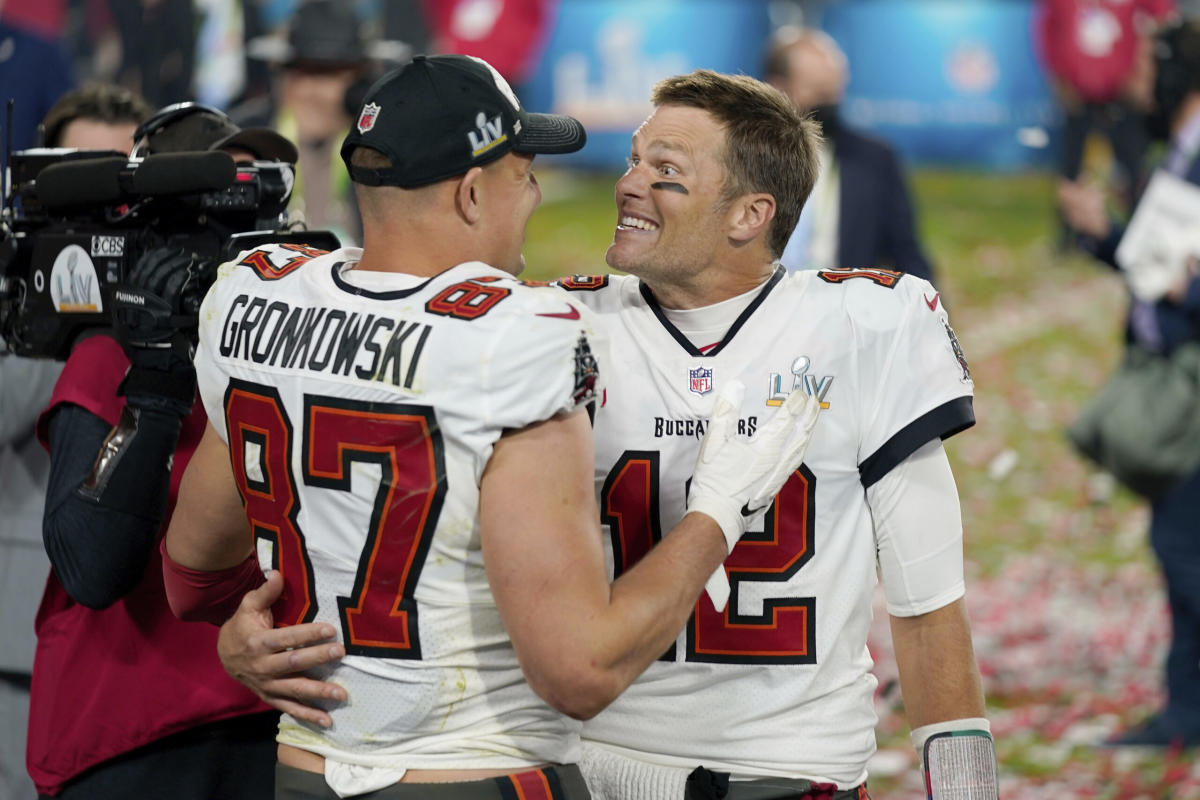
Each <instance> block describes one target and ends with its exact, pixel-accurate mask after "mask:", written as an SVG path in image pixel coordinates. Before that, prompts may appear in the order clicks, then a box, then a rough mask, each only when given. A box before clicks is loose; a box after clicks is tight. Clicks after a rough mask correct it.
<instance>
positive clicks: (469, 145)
mask: <svg viewBox="0 0 1200 800" xmlns="http://www.w3.org/2000/svg"><path fill="white" fill-rule="evenodd" d="M585 142H587V134H586V133H585V132H584V130H583V126H582V125H581V124H579V121H578V120H576V119H574V118H573V117H568V116H564V115H562V114H534V113H532V112H529V111H526V110H525V109H523V108H522V107H521V102H520V101H519V100H517V96H516V95H515V94H513V90H512V89H511V88H510V87H509V85H508V82H507V81H505V80H504V78H503V77H501V75H500V73H499V72H497V71H496V70H495V68H494V67H492V65H491V64H488V63H487V62H486V61H484V60H483V59H480V58H475V57H473V56H461V55H438V56H416V57H415V58H414V59H413V60H412V61H411V62H410V63H408V64H405V65H404V66H401V67H398V68H397V69H394V70H392V71H391V72H389V73H387V74H386V75H384V76H383V77H382V78H380V79H379V80H378V81H376V82H375V84H374V85H373V86H372V87H371V88H370V89H369V90H368V91H367V95H366V97H365V98H364V99H363V105H362V108H361V109H360V110H359V113H358V117H357V119H356V120H355V123H354V127H353V128H352V129H351V130H350V134H349V135H348V136H347V137H346V140H345V141H344V142H343V143H342V160H343V161H345V162H346V169H347V170H348V171H349V173H350V177H351V178H352V179H354V181H356V182H357V183H362V184H366V185H368V186H402V187H405V188H409V189H411V188H415V187H417V186H424V185H426V184H429V183H434V182H435V181H440V180H444V179H446V178H452V177H454V176H455V175H462V174H463V173H465V172H466V171H467V170H469V169H471V168H472V167H478V166H483V165H484V164H488V163H490V162H492V161H495V160H496V159H498V158H500V157H501V156H503V155H504V154H505V153H509V152H514V153H530V154H533V153H545V154H553V153H574V152H575V151H576V150H579V149H580V148H581V147H583V145H584V143H585ZM359 146H362V147H370V148H372V149H374V150H378V151H379V152H381V153H383V154H384V155H385V156H387V157H388V158H389V159H390V160H391V162H392V166H391V167H389V168H387V169H369V168H365V167H355V166H352V165H351V163H350V157H351V155H352V154H353V153H354V148H356V147H359Z"/></svg>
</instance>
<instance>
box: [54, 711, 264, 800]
mask: <svg viewBox="0 0 1200 800" xmlns="http://www.w3.org/2000/svg"><path fill="white" fill-rule="evenodd" d="M278 721H279V715H278V714H276V713H275V712H267V713H262V714H247V715H245V716H241V717H234V718H232V719H227V720H221V721H220V722H213V723H209V724H208V725H198V726H197V727H195V728H190V729H188V730H186V731H181V732H179V733H176V734H173V735H171V736H167V737H165V738H163V739H160V740H158V741H157V742H152V743H150V744H148V745H146V746H144V747H139V748H138V749H137V750H133V751H130V752H128V753H124V754H122V755H120V756H117V757H116V758H113V759H110V760H109V761H105V762H104V763H103V764H100V765H98V766H96V767H93V768H92V769H90V770H88V771H87V772H85V773H83V774H82V775H80V776H79V777H77V778H75V779H74V780H72V781H71V782H70V783H68V784H67V785H66V787H65V788H64V789H63V791H62V794H60V795H59V796H58V800H133V798H136V800H269V798H270V797H271V796H272V794H273V792H274V785H275V733H276V730H277V724H278ZM41 798H42V800H53V798H51V797H50V796H49V795H41Z"/></svg>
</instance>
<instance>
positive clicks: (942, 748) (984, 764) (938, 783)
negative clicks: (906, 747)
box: [912, 717, 1000, 800]
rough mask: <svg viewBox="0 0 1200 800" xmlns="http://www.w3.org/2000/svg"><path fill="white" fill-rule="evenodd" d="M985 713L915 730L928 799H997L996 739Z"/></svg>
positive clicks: (916, 746)
mask: <svg viewBox="0 0 1200 800" xmlns="http://www.w3.org/2000/svg"><path fill="white" fill-rule="evenodd" d="M991 730H992V728H991V725H989V724H988V721H987V720H986V719H983V718H982V717H972V718H969V719H953V720H948V721H946V722H936V723H934V724H932V725H922V726H921V727H920V728H917V729H916V730H914V731H913V732H912V743H913V747H915V748H916V750H917V754H918V755H919V756H920V757H921V769H922V771H924V773H925V791H926V793H927V795H928V798H929V800H997V798H998V797H999V795H1000V787H999V782H998V780H997V777H996V743H995V742H994V741H992V733H991Z"/></svg>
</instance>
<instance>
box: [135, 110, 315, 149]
mask: <svg viewBox="0 0 1200 800" xmlns="http://www.w3.org/2000/svg"><path fill="white" fill-rule="evenodd" d="M133 138H134V141H137V142H142V141H143V140H144V141H145V144H146V151H147V152H148V153H150V154H154V153H183V152H193V151H200V150H222V149H225V148H229V147H237V148H240V149H242V150H248V151H249V152H250V153H252V154H253V155H254V157H255V158H256V159H258V160H260V161H286V162H287V163H289V164H295V163H296V161H297V159H298V157H299V156H298V153H297V151H296V145H294V144H292V143H291V141H289V140H288V139H287V138H285V137H284V136H281V135H280V134H278V133H276V132H275V131H273V130H271V129H270V128H239V127H238V126H237V125H236V124H235V123H234V122H233V120H231V119H230V118H229V117H228V116H226V115H225V112H223V111H221V110H219V109H217V108H214V107H212V106H207V105H204V104H202V103H192V102H186V103H175V104H173V105H169V106H167V107H166V108H163V109H161V110H159V111H158V112H156V113H155V114H154V115H153V116H152V117H150V118H149V119H148V120H146V121H145V122H143V123H142V125H141V126H140V127H139V128H138V129H137V131H135V132H134V134H133Z"/></svg>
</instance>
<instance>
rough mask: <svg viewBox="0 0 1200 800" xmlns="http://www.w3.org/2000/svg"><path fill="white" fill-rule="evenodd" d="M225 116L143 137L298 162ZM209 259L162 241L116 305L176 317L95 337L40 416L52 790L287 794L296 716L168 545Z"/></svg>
mask: <svg viewBox="0 0 1200 800" xmlns="http://www.w3.org/2000/svg"><path fill="white" fill-rule="evenodd" d="M216 117H217V115H216V114H215V113H214V112H211V111H210V110H208V109H205V108H204V107H201V106H194V105H186V106H175V107H170V108H169V109H164V111H163V112H160V113H159V114H158V115H156V116H155V117H152V118H151V119H150V120H148V121H147V122H146V123H145V124H144V125H143V126H142V128H141V129H139V132H138V133H137V134H135V138H141V135H142V133H143V131H145V130H147V126H151V127H152V128H155V129H156V130H155V132H154V133H148V134H146V136H147V137H148V139H149V145H150V149H151V151H153V152H160V151H163V149H164V148H163V147H162V146H160V145H163V144H164V143H165V141H166V138H170V139H171V140H172V143H173V145H174V146H173V147H172V148H170V149H178V150H185V151H187V150H202V149H206V147H207V146H208V145H214V144H218V143H219V144H220V146H222V147H223V148H233V149H235V150H239V151H240V150H250V151H253V150H254V149H255V148H256V147H258V148H259V149H263V148H265V149H266V150H269V151H270V152H265V151H264V152H251V155H252V156H254V157H258V158H267V159H271V158H280V157H283V156H289V155H290V157H291V160H293V161H294V160H295V148H294V147H293V146H292V145H291V143H290V142H288V141H287V140H286V139H284V138H283V137H281V136H279V135H278V134H275V133H273V132H270V131H256V132H255V133H254V134H253V135H248V134H246V132H245V131H239V130H238V129H237V128H236V126H233V124H232V123H229V122H228V121H227V120H225V119H224V118H223V115H222V116H221V118H220V119H219V120H216V119H215V118H216ZM198 122H199V123H206V122H211V123H213V124H197V123H198ZM218 122H219V123H221V124H216V123H218ZM231 132H232V135H231ZM206 133H207V134H208V135H210V138H209V139H208V140H203V141H201V140H197V139H196V137H203V135H206ZM177 134H178V135H177ZM183 134H187V135H183ZM189 137H191V138H189ZM272 137H273V138H272ZM131 144H132V142H131ZM283 160H287V159H286V158H285V159H283ZM197 266H198V265H197V261H196V257H195V256H194V255H193V254H191V253H188V252H185V251H183V250H180V249H178V248H175V249H167V248H155V249H151V250H149V251H147V252H145V253H144V254H143V255H142V256H141V257H140V258H139V259H138V261H137V263H136V264H135V266H134V268H133V269H132V270H131V271H130V273H129V275H127V276H125V280H124V282H123V283H122V284H121V286H120V291H118V292H115V293H114V300H113V302H114V303H116V304H118V305H119V304H120V303H119V301H118V300H117V299H116V296H117V295H119V294H122V293H125V294H132V293H136V294H138V295H139V296H140V297H142V298H143V299H144V301H145V303H144V304H143V307H150V304H151V299H150V298H157V300H155V301H154V302H155V303H157V302H158V301H161V302H162V303H163V304H164V307H169V308H170V309H171V314H169V315H166V314H164V315H162V316H155V317H154V318H153V320H151V321H148V319H147V318H146V317H143V316H140V315H136V314H135V315H124V316H123V315H122V314H118V315H117V316H116V317H114V320H115V322H116V323H117V325H116V334H117V335H118V336H119V337H120V339H121V341H120V342H118V339H117V338H114V337H113V336H112V335H110V334H109V332H103V333H98V334H96V335H92V336H90V337H89V338H86V339H83V340H82V341H79V342H78V343H77V344H76V345H75V348H74V349H73V351H72V352H71V355H70V357H69V358H68V359H67V362H66V365H65V366H64V368H63V372H62V375H61V377H60V378H59V380H58V383H57V385H56V386H55V388H54V393H53V395H52V397H51V399H50V403H49V405H48V406H47V408H46V410H45V411H44V412H43V413H42V416H41V418H40V419H39V421H38V426H37V431H38V436H39V438H40V439H41V441H42V443H43V444H44V445H46V447H47V448H48V449H49V451H50V477H49V486H48V489H47V496H46V511H45V517H44V520H43V540H44V543H45V546H46V551H47V553H48V555H49V556H50V563H51V565H52V567H53V569H52V570H51V573H50V576H49V579H48V580H47V583H46V589H45V593H44V595H43V597H42V603H41V606H40V607H39V609H38V612H37V617H36V620H35V623H34V626H35V630H36V632H37V638H38V641H37V651H36V655H35V660H34V667H33V678H32V685H31V703H30V705H31V708H30V720H29V738H28V751H27V759H26V763H27V767H28V769H29V774H30V776H31V777H32V778H33V781H34V784H35V785H36V786H37V790H38V792H39V793H40V794H41V795H42V796H43V797H44V796H55V797H62V798H67V800H75V799H76V798H78V799H79V800H84V799H85V798H86V800H108V799H109V798H111V799H112V800H118V799H119V800H127V799H128V798H138V800H147V799H154V798H161V800H217V798H220V800H230V799H231V798H233V799H238V798H245V799H246V800H252V799H253V800H258V798H262V797H270V796H271V795H272V793H273V787H274V767H275V731H276V723H277V719H278V715H277V714H275V713H274V712H272V711H270V710H269V709H268V708H267V706H265V705H264V704H263V703H261V702H259V700H258V699H257V698H256V697H255V696H254V694H253V693H251V692H250V691H249V690H247V689H245V688H243V687H242V686H241V685H240V684H238V683H237V682H236V681H234V680H233V679H232V678H230V677H229V676H228V675H227V674H226V673H225V671H224V669H223V668H222V667H221V664H220V662H219V661H218V659H217V656H216V640H217V629H216V628H214V627H211V626H208V625H203V624H195V623H185V622H181V621H179V620H178V619H176V618H175V616H174V615H173V614H172V613H171V609H170V608H169V607H168V605H167V598H166V595H165V593H164V590H163V577H162V563H161V557H160V555H159V549H158V543H159V540H160V539H161V538H162V535H163V533H164V532H165V530H166V522H167V520H169V519H170V515H171V510H172V508H173V507H174V504H175V496H176V493H177V492H178V489H179V480H180V477H181V476H182V475H183V471H184V469H185V468H186V467H187V463H188V460H189V459H190V458H191V455H192V452H193V451H194V450H195V448H196V445H197V443H198V442H199V441H200V436H201V434H202V433H203V432H204V428H205V424H206V418H205V415H204V410H203V409H202V408H201V407H200V405H199V404H198V402H197V401H195V370H194V369H193V368H192V364H191V348H192V338H193V337H194V335H195V328H196V323H197V316H196V314H197V313H198V308H199V302H200V295H202V291H203V287H201V286H199V285H198V280H197V269H196V267H197ZM189 315H190V322H189V321H188V318H189Z"/></svg>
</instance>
